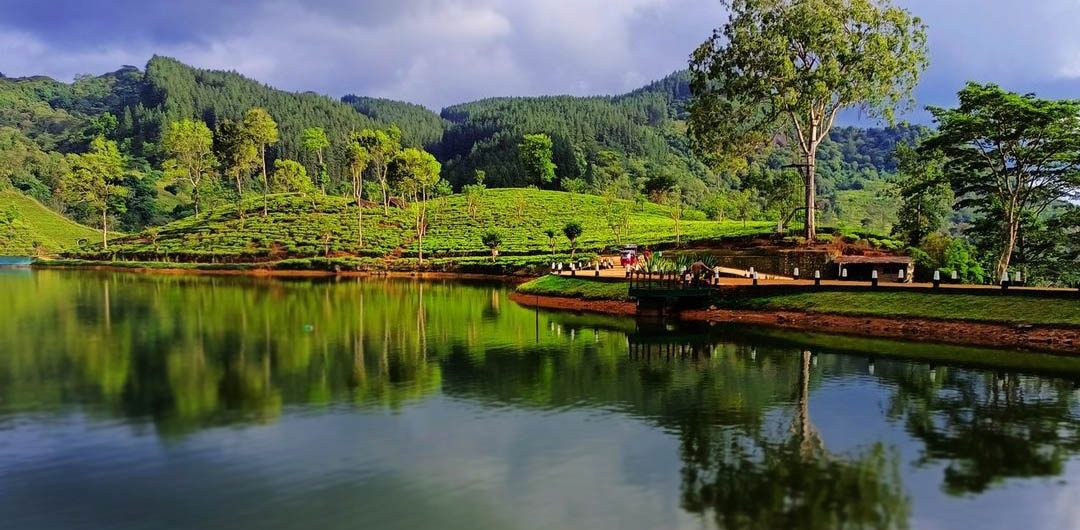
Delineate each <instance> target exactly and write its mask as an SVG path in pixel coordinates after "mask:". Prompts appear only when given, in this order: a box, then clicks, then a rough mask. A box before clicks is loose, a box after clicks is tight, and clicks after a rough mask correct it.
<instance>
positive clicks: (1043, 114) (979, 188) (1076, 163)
mask: <svg viewBox="0 0 1080 530" xmlns="http://www.w3.org/2000/svg"><path fill="white" fill-rule="evenodd" d="M959 96H960V106H959V107H958V108H954V109H945V108H936V107H935V108H931V109H930V112H931V113H932V114H933V115H934V119H935V121H937V123H938V132H937V134H936V135H935V136H934V137H932V138H930V139H929V140H927V141H926V142H925V143H924V144H923V150H924V152H925V151H940V152H941V153H942V154H943V155H944V156H945V165H944V175H945V178H947V179H948V180H949V181H950V182H951V183H952V187H953V189H954V190H955V191H956V195H957V197H961V198H962V199H961V201H960V203H959V206H961V207H965V206H971V207H974V208H976V209H977V210H979V211H980V212H982V213H983V214H984V215H985V216H987V217H988V218H990V219H995V220H997V222H998V227H999V231H998V237H999V241H1000V242H1001V243H1000V245H999V246H998V248H999V252H998V258H997V263H996V265H995V270H994V275H995V276H994V277H995V280H996V279H1000V278H1001V277H1002V275H1003V274H1005V272H1006V271H1007V270H1008V269H1009V263H1010V260H1011V259H1012V256H1013V252H1014V250H1015V249H1016V244H1017V240H1018V238H1019V235H1020V229H1021V224H1022V222H1023V220H1024V218H1025V217H1028V216H1035V217H1037V216H1039V215H1041V214H1042V213H1043V212H1044V211H1046V209H1047V208H1048V207H1049V206H1051V205H1052V204H1054V203H1056V202H1058V201H1061V200H1063V199H1069V198H1076V197H1077V195H1078V193H1080V100H1049V99H1041V98H1037V97H1035V95H1033V94H1024V95H1021V94H1016V93H1013V92H1008V91H1005V90H1003V89H1002V88H1001V87H999V86H997V85H993V84H987V85H980V84H977V83H969V84H968V85H967V86H966V87H964V89H963V90H961V91H960V94H959Z"/></svg>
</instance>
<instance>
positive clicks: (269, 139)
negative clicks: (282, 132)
mask: <svg viewBox="0 0 1080 530" xmlns="http://www.w3.org/2000/svg"><path fill="white" fill-rule="evenodd" d="M244 130H245V131H246V133H247V135H248V137H249V138H250V139H251V141H252V142H253V143H254V144H255V146H256V147H258V149H259V161H260V164H261V167H262V183H263V216H264V217H265V216H266V215H268V214H269V211H268V208H267V205H266V194H267V193H269V190H270V182H269V177H268V175H267V170H266V146H268V145H274V144H276V143H277V142H278V126H277V122H275V121H274V118H273V117H271V116H270V113H269V112H266V109H262V108H254V109H251V110H249V111H247V112H246V113H245V114H244Z"/></svg>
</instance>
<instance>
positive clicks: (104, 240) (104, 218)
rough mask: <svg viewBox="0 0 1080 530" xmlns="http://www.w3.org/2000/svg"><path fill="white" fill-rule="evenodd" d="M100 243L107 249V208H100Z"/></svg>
mask: <svg viewBox="0 0 1080 530" xmlns="http://www.w3.org/2000/svg"><path fill="white" fill-rule="evenodd" d="M101 245H102V246H104V247H105V250H109V209H108V208H102V209H101Z"/></svg>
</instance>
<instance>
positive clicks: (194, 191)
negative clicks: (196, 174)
mask: <svg viewBox="0 0 1080 530" xmlns="http://www.w3.org/2000/svg"><path fill="white" fill-rule="evenodd" d="M191 198H192V199H194V200H195V216H196V217H198V216H199V185H198V184H197V183H196V182H194V181H193V182H192V183H191Z"/></svg>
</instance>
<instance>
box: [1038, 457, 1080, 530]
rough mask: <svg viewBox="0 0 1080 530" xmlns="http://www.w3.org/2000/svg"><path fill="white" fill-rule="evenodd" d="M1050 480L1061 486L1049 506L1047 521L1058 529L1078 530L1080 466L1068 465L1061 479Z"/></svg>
mask: <svg viewBox="0 0 1080 530" xmlns="http://www.w3.org/2000/svg"><path fill="white" fill-rule="evenodd" d="M1050 480H1051V481H1052V482H1054V483H1056V484H1060V490H1059V491H1058V492H1057V494H1056V495H1054V500H1053V502H1052V503H1051V504H1050V506H1048V508H1050V511H1049V513H1047V514H1045V515H1046V518H1047V520H1048V521H1050V522H1051V524H1052V525H1053V526H1056V527H1057V528H1076V527H1077V526H1078V525H1080V464H1077V463H1076V462H1073V463H1071V464H1069V465H1067V466H1066V467H1065V472H1064V473H1062V475H1061V476H1060V477H1057V478H1054V479H1050Z"/></svg>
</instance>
